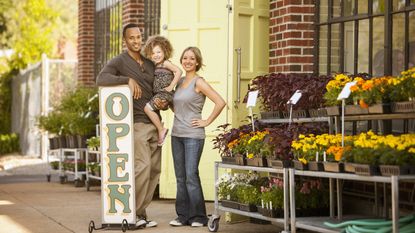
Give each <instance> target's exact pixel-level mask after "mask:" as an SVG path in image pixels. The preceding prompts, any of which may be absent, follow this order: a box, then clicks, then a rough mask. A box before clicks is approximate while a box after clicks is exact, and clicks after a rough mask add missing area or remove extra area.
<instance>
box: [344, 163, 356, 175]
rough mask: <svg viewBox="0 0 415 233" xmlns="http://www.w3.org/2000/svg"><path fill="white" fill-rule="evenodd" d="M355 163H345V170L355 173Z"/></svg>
mask: <svg viewBox="0 0 415 233" xmlns="http://www.w3.org/2000/svg"><path fill="white" fill-rule="evenodd" d="M354 165H355V164H354V163H344V171H345V172H348V173H355V166H354Z"/></svg>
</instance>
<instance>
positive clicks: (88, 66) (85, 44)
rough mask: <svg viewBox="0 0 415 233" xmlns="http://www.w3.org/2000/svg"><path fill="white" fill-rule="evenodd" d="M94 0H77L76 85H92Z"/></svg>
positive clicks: (93, 83) (93, 82)
mask: <svg viewBox="0 0 415 233" xmlns="http://www.w3.org/2000/svg"><path fill="white" fill-rule="evenodd" d="M94 4H95V1H94V0H82V1H78V85H80V86H94V85H95V81H94V80H95V78H94V11H95V7H94V6H95V5H94Z"/></svg>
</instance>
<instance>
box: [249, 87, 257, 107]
mask: <svg viewBox="0 0 415 233" xmlns="http://www.w3.org/2000/svg"><path fill="white" fill-rule="evenodd" d="M257 97H258V91H250V92H249V93H248V101H247V102H246V107H247V108H249V107H255V105H256V100H257Z"/></svg>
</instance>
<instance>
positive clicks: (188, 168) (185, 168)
mask: <svg viewBox="0 0 415 233" xmlns="http://www.w3.org/2000/svg"><path fill="white" fill-rule="evenodd" d="M171 141H172V151H173V160H174V171H175V174H176V182H177V194H176V213H177V216H178V220H179V221H180V222H181V223H183V224H192V223H193V222H199V223H203V224H207V221H208V218H207V217H206V206H205V198H204V197H203V191H202V186H201V184H200V178H199V162H200V157H201V155H202V151H203V146H204V144H205V139H196V138H185V137H175V136H172V137H171Z"/></svg>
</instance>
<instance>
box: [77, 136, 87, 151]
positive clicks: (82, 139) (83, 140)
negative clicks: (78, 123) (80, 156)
mask: <svg viewBox="0 0 415 233" xmlns="http://www.w3.org/2000/svg"><path fill="white" fill-rule="evenodd" d="M76 138H77V140H78V148H86V146H87V145H86V140H87V139H88V136H81V135H76Z"/></svg>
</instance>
